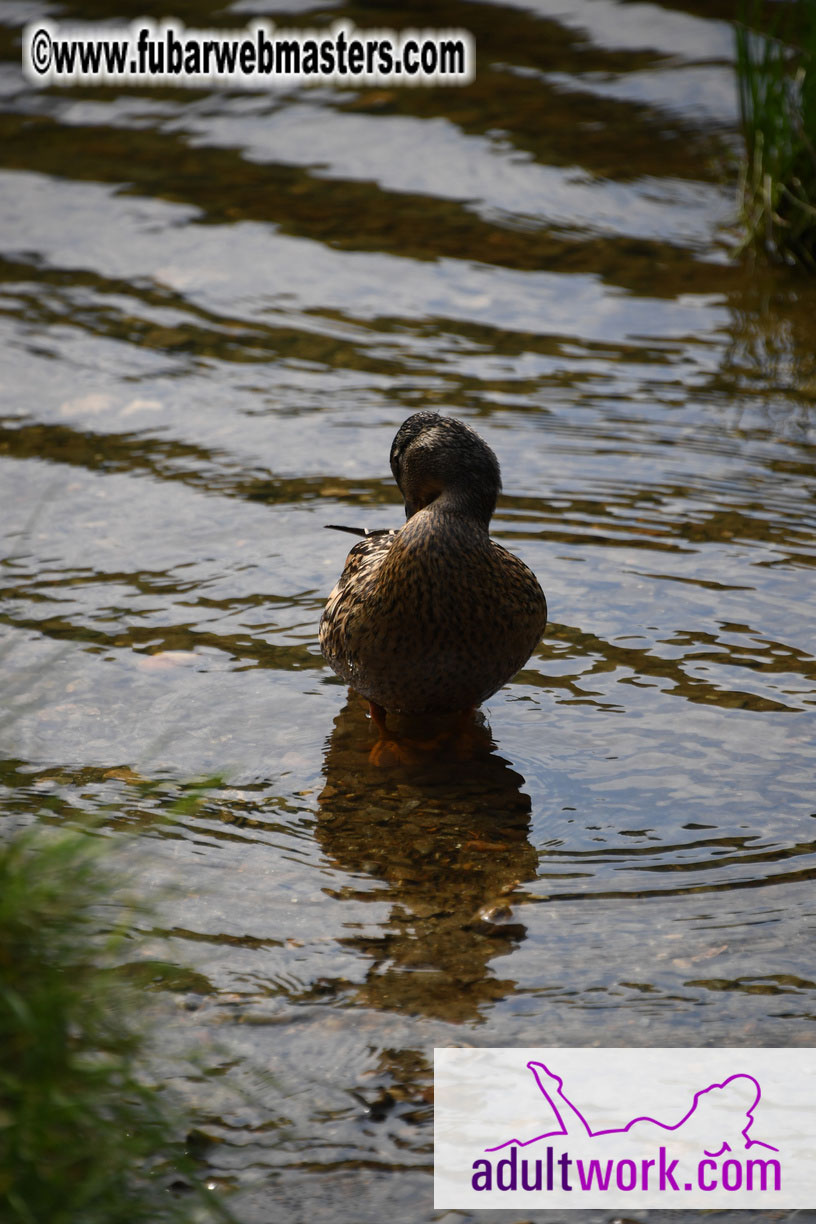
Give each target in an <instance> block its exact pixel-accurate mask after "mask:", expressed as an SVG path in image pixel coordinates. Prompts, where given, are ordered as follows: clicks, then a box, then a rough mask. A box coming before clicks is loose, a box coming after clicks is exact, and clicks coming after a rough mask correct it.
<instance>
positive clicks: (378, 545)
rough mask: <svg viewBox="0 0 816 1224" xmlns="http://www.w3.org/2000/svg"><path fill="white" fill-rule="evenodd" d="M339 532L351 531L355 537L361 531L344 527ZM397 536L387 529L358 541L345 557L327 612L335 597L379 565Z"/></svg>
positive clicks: (366, 533) (369, 534)
mask: <svg viewBox="0 0 816 1224" xmlns="http://www.w3.org/2000/svg"><path fill="white" fill-rule="evenodd" d="M340 530H341V531H351V532H352V533H353V534H355V535H356V534H357V533H358V532H359V531H361V529H360V528H356V527H345V528H340ZM397 535H398V532H397V531H395V530H391V529H388V528H383V529H381V530H377V531H366V532H365V534H364V536H363V539H362V540H360V542H359V544H355V545H354V547H353V548H352V549H351V551H350V553H349V554H348V556H347V557H346V562H345V565H344V566H343V572H342V573H341V575H340V577H339V578H338V579H337V583H336V585H335V588H334V590H333V591H332V593H331V595H329V600H328V604H327V605H326V611H327V612H328V611H329V609H330V608H331V607H332V605H333V603H334V602H335V601H336V599H337V597H338V596H339V595H341V594H342V592H343V591H345V589H346V587H348V586H349V585H350V584H352V585H353V584H355V583H358V582H360V581H362V580H363V579H364V578H366V577H367V576H368V574H369V573H370V572H371V570H372V569H375V568H376V567H377V566H378V565H379V564H380V563H381V561H382V559H383V557H384V556H385V554H386V553H387V552H388V550H389V548H390V547H391V545H392V544H393V543H394V540H395V539H396V538H397Z"/></svg>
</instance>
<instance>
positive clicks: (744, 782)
mask: <svg viewBox="0 0 816 1224" xmlns="http://www.w3.org/2000/svg"><path fill="white" fill-rule="evenodd" d="M565 7H566V6H562V5H558V4H555V3H549V4H548V3H544V2H543V0H542V3H534V2H533V0H530V2H529V3H522V2H519V3H517V4H509V5H506V6H500V5H497V4H481V3H459V4H456V3H451V4H445V5H433V6H430V5H429V6H423V5H416V6H415V10H412V20H411V24H412V25H417V26H420V27H424V26H433V27H449V26H462V27H465V28H467V29H470V30H471V31H472V32H473V33H474V35H475V38H476V41H477V47H478V51H479V65H478V71H477V77H476V80H475V82H474V83H473V84H472V85H471V86H468V87H467V88H449V89H443V88H417V89H407V88H406V89H400V90H396V89H394V90H388V89H364V90H359V91H354V90H352V89H350V88H349V89H344V90H340V89H338V88H333V87H332V88H330V87H322V88H319V89H299V90H289V91H281V92H275V91H270V92H269V93H264V94H261V93H241V92H238V91H233V92H229V91H218V90H211V91H196V92H192V91H190V92H187V91H183V90H177V91H168V90H159V89H154V90H148V89H143V90H137V89H130V90H119V91H117V90H112V89H107V90H92V89H81V88H75V89H71V90H68V89H63V90H56V89H53V90H45V91H36V90H34V89H32V88H30V87H29V86H25V85H23V83H22V79H21V77H20V75H19V69H18V62H19V44H18V32H19V29H20V27H21V25H22V24H24V23H25V22H26V21H29V20H33V19H35V18H36V17H38V16H42V15H44V14H45V13H46V7H45V6H41V5H38V4H36V3H27V2H22V3H17V4H15V5H9V6H6V7H5V8H4V10H3V13H2V15H0V21H2V22H3V23H4V24H3V25H2V27H0V30H1V31H2V34H3V54H4V55H5V57H6V58H5V59H4V60H3V62H2V65H1V66H0V93H2V98H3V103H2V132H3V137H2V146H1V147H2V158H1V159H0V164H1V165H2V169H0V215H1V216H2V234H3V239H2V251H3V254H2V288H1V289H0V294H1V295H2V297H1V298H0V301H1V302H2V305H1V306H0V314H1V315H2V321H1V322H0V326H2V331H3V345H2V356H0V362H1V363H2V388H3V392H4V394H3V408H2V418H1V419H0V488H1V489H2V499H3V510H2V519H0V527H1V528H2V536H3V540H2V549H3V553H2V555H3V557H4V560H3V568H2V578H1V579H0V580H1V581H2V597H3V604H2V622H3V629H4V633H3V637H4V644H3V646H2V661H3V669H4V672H5V674H6V679H5V683H4V699H5V700H4V704H5V706H6V707H7V710H8V714H7V716H6V718H5V720H4V721H3V723H2V726H0V734H2V756H3V760H2V762H1V763H0V771H1V772H0V783H1V784H2V788H3V791H2V793H3V806H4V810H5V811H6V812H7V814H8V817H9V818H10V819H11V820H12V821H14V822H16V821H17V820H20V819H24V820H26V819H31V818H32V817H33V816H35V815H36V816H38V817H39V818H40V819H42V820H48V821H69V820H72V819H75V818H77V817H78V816H79V815H80V813H87V812H90V813H94V814H96V815H97V816H100V817H101V818H102V820H103V828H104V829H105V830H106V831H108V832H109V834H110V836H111V838H112V839H114V840H117V841H118V842H121V843H122V845H123V853H124V854H125V855H126V858H127V861H128V864H129V867H130V869H131V871H132V873H133V878H134V879H135V880H136V881H137V885H138V888H139V891H140V892H141V893H143V894H145V895H148V896H151V897H155V898H156V907H157V913H156V921H155V929H152V930H151V931H150V932H149V941H148V943H147V944H146V945H145V946H143V947H139V950H138V951H134V958H136V959H140V960H146V962H147V964H148V966H149V967H152V968H153V969H155V973H154V974H153V975H152V976H151V975H148V977H150V984H151V988H152V989H153V990H154V991H155V994H154V995H153V996H151V997H152V998H155V1000H156V1008H157V1009H158V1011H159V1013H160V1014H161V1015H162V1016H163V1020H164V1024H163V1035H162V1037H161V1039H160V1041H159V1046H160V1051H159V1055H158V1057H160V1058H162V1059H163V1060H164V1064H163V1065H164V1070H165V1073H166V1075H167V1077H168V1079H169V1080H171V1081H172V1082H173V1083H174V1084H175V1085H176V1086H177V1087H178V1088H179V1089H180V1090H181V1091H182V1093H183V1094H184V1095H185V1096H186V1097H187V1099H188V1100H189V1102H190V1103H191V1106H192V1108H193V1109H194V1111H195V1112H196V1116H197V1118H198V1120H199V1122H200V1126H201V1129H202V1130H203V1131H204V1132H205V1133H207V1134H208V1135H210V1136H212V1137H213V1138H214V1139H215V1140H216V1141H217V1142H216V1143H215V1144H214V1145H213V1146H212V1147H211V1148H210V1149H209V1150H208V1151H207V1154H206V1159H207V1161H208V1163H209V1166H210V1168H211V1171H212V1176H213V1178H214V1179H215V1180H218V1181H223V1182H224V1183H226V1184H231V1185H237V1186H239V1187H241V1188H242V1191H243V1197H242V1198H240V1199H239V1200H238V1203H239V1209H240V1212H241V1213H242V1214H241V1219H242V1220H244V1221H246V1224H256V1222H259V1224H266V1222H267V1221H270V1220H272V1219H279V1218H292V1219H301V1218H302V1219H309V1220H310V1221H314V1220H323V1219H325V1220H328V1219H331V1220H332V1221H340V1222H343V1221H348V1222H349V1224H352V1222H359V1221H368V1220H372V1221H374V1220H379V1219H381V1218H382V1215H383V1213H384V1212H386V1211H387V1212H388V1214H389V1217H390V1218H391V1219H392V1220H394V1221H405V1222H406V1224H408V1222H414V1221H417V1220H426V1219H428V1220H429V1219H432V1218H442V1214H443V1213H437V1215H435V1214H434V1213H433V1211H432V1208H431V1202H432V1195H431V1170H432V1115H431V1106H430V1104H429V1100H430V1087H431V1061H432V1049H433V1047H434V1045H445V1044H455V1045H463V1044H476V1045H496V1046H503V1045H519V1046H524V1045H527V1046H535V1045H552V1046H557V1045H576V1046H580V1045H586V1044H603V1045H661V1044H665V1045H717V1044H722V1045H779V1046H785V1045H808V1046H809V1045H811V1044H813V1041H814V1028H813V1027H812V1025H813V1024H814V1019H816V970H814V966H813V953H812V947H813V936H814V927H815V926H816V922H814V916H815V915H816V903H814V900H813V892H812V888H813V885H812V880H813V878H814V876H816V824H812V823H811V821H813V820H814V817H816V803H814V797H813V796H814V785H813V772H814V771H813V758H814V749H813V741H814V735H813V707H814V704H816V658H815V657H814V655H815V654H816V650H815V649H814V647H815V642H814V630H813V612H812V609H813V596H814V591H813V588H814V564H815V563H816V531H815V530H814V528H815V527H816V435H814V407H813V405H814V396H816V359H814V352H816V323H815V322H814V320H816V290H814V287H813V285H811V284H809V283H807V282H805V281H803V280H802V279H800V278H799V277H798V276H797V275H796V274H794V273H792V272H789V271H785V270H782V271H777V272H768V271H762V270H760V269H751V268H750V267H749V266H748V265H747V264H746V263H745V262H740V261H737V260H735V259H734V258H733V251H734V244H735V240H736V238H735V230H734V229H733V228H732V227H733V220H734V179H735V171H734V164H733V151H734V149H735V148H736V143H735V136H734V125H735V100H734V84H733V75H732V68H731V60H732V42H731V31H730V28H729V26H728V24H727V21H726V20H725V19H726V18H727V17H728V16H729V14H730V6H718V5H711V6H706V9H705V12H706V14H707V15H706V16H705V17H701V16H700V15H699V14H698V13H697V12H696V11H694V9H695V6H693V5H689V6H688V9H689V11H684V10H683V9H682V8H680V7H677V6H672V7H670V6H668V5H666V6H664V7H661V6H655V5H645V4H637V3H633V4H615V3H611V2H607V0H594V2H593V3H590V2H589V0H585V2H584V3H582V4H579V5H575V4H573V5H571V6H569V9H568V12H564V11H562V10H563V9H564V8H565ZM257 8H258V6H253V5H250V4H246V3H234V4H232V5H231V6H230V5H226V6H223V7H219V8H216V7H215V6H210V5H207V4H205V3H185V4H184V5H182V6H178V5H177V6H176V7H175V9H173V8H172V6H171V8H169V9H167V10H166V11H167V12H168V13H169V12H171V11H172V12H175V13H176V15H179V16H182V17H183V18H184V20H185V21H186V23H187V24H188V25H189V26H211V25H215V24H219V25H223V26H225V27H226V28H234V27H237V26H241V25H242V24H244V22H245V21H246V20H247V19H248V17H249V16H251V14H252V12H254V11H257ZM143 9H144V5H143V4H134V5H130V6H128V5H125V6H123V7H122V19H123V20H124V19H129V18H134V17H137V16H140V15H141V14H142V11H143ZM182 10H183V11H182ZM162 11H165V10H162ZM47 12H48V14H49V15H50V16H51V18H52V19H56V20H65V21H67V20H68V19H69V18H70V19H74V18H77V19H78V18H79V17H81V16H83V15H84V16H85V17H94V18H96V17H98V16H99V13H98V12H97V6H95V5H91V4H86V5H84V6H81V5H72V4H70V3H62V4H50V5H48V7H47ZM329 15H332V16H338V15H345V16H347V17H348V18H349V19H350V20H353V21H354V22H356V23H357V24H358V25H359V26H361V27H374V28H376V27H383V26H386V27H391V26H394V25H395V24H399V21H398V16H399V14H398V13H396V12H394V11H392V10H390V9H389V8H388V7H386V6H383V7H379V6H377V5H365V6H363V5H357V6H355V5H347V6H340V5H337V6H334V7H330V6H324V7H322V8H321V9H319V10H315V11H314V12H312V11H310V10H308V7H307V5H306V4H296V5H292V6H290V8H289V10H288V15H287V11H286V10H285V8H282V9H281V10H280V12H279V18H280V21H281V23H290V24H293V25H296V26H297V25H298V24H299V23H300V24H303V23H305V24H311V23H312V22H313V21H315V22H316V21H318V20H319V21H323V20H324V18H325V17H328V16H329ZM720 18H721V19H720ZM421 408H422V409H424V408H434V409H438V410H440V411H443V412H446V413H451V414H454V415H456V416H459V417H461V418H462V419H463V420H467V421H468V422H469V423H471V424H473V425H474V426H476V427H477V428H478V430H479V431H480V432H481V433H482V434H483V435H484V437H485V438H486V439H487V441H488V442H489V443H490V445H491V446H492V447H493V448H494V449H495V451H496V452H497V454H498V456H499V458H500V460H501V463H502V469H503V477H504V495H503V497H502V499H501V501H500V505H499V509H498V512H497V514H496V517H495V519H494V524H493V533H494V536H495V538H496V539H498V540H499V541H501V542H502V543H504V544H505V545H507V546H508V547H510V548H511V549H513V550H514V551H516V552H518V553H519V555H521V556H523V558H524V559H525V560H526V561H527V563H528V564H529V565H531V566H532V568H533V569H534V570H535V571H536V573H537V574H538V575H539V577H540V579H541V582H542V585H543V586H544V589H545V591H546V593H547V597H548V602H549V607H550V617H551V623H550V625H549V627H548V630H547V634H546V636H545V638H544V639H543V641H542V643H541V645H540V646H539V648H538V650H537V652H536V654H535V655H534V656H533V658H532V659H531V660H530V662H529V664H528V665H527V667H526V668H525V669H524V670H523V672H522V673H521V674H520V675H519V676H518V677H516V679H515V680H514V681H513V683H512V684H510V685H508V686H507V687H506V688H505V689H503V690H502V691H501V692H500V693H499V694H498V695H497V696H496V697H494V698H493V699H491V701H490V702H489V703H488V704H487V706H486V707H485V709H484V711H483V713H484V715H485V718H486V728H489V732H488V730H487V729H485V731H484V732H483V734H484V736H488V734H489V736H490V738H489V740H488V742H487V745H486V747H485V749H484V750H483V751H482V752H481V753H480V754H477V755H476V757H475V758H474V759H473V760H472V761H470V762H458V761H455V760H453V759H451V758H449V757H448V758H445V757H443V759H442V760H441V761H438V762H436V764H429V765H427V766H422V767H414V768H412V767H407V766H406V767H404V768H397V769H393V770H376V769H374V768H373V767H372V766H370V765H369V763H368V750H369V747H370V744H371V742H372V733H371V730H370V727H369V724H368V722H367V720H366V718H365V715H364V711H363V709H362V707H361V706H360V705H359V704H358V702H357V701H356V700H355V699H353V698H351V699H349V697H348V694H347V693H346V690H345V689H344V687H343V686H342V685H341V684H340V683H339V682H338V680H337V679H336V678H335V677H334V676H333V675H332V674H331V672H330V671H329V670H328V668H327V667H326V665H325V664H324V663H323V661H322V659H321V657H320V653H319V649H318V644H317V625H318V620H319V616H320V611H321V608H322V605H323V602H324V600H325V597H326V595H327V593H328V591H329V589H330V588H331V586H332V585H333V582H334V580H335V578H336V576H337V574H338V572H339V570H340V567H341V565H342V562H343V559H344V556H345V553H346V550H347V547H348V543H349V538H348V537H346V536H342V535H339V534H337V533H334V532H327V531H325V530H324V529H323V528H324V525H325V524H327V523H335V522H341V523H342V522H345V523H352V524H354V525H356V526H360V527H383V526H392V525H396V524H398V523H399V522H400V520H401V513H402V507H401V502H400V498H399V496H398V494H397V491H396V489H395V487H394V485H393V481H392V479H391V476H390V473H389V470H388V450H389V446H390V443H391V439H392V437H393V434H394V432H395V431H396V429H397V428H398V426H399V424H400V423H401V421H402V420H403V419H404V418H405V416H406V415H407V414H408V413H410V412H412V411H416V410H418V409H421ZM202 780H207V782H206V785H205V786H204V787H203V788H198V783H200V782H201V781H202ZM180 800H181V801H182V802H179V801H180ZM126 835H130V836H126ZM134 947H136V945H135V944H134ZM168 1018H172V1022H170V1021H169V1019H168ZM191 1048H194V1049H196V1050H197V1051H198V1058H199V1064H198V1065H197V1066H195V1067H193V1066H191V1064H190V1062H189V1057H188V1054H189V1050H190V1049H191ZM505 1214H506V1213H505ZM534 1214H535V1213H534ZM541 1214H542V1213H538V1215H541ZM461 1215H462V1218H464V1219H470V1218H473V1219H475V1216H473V1215H472V1213H471V1214H468V1213H461ZM482 1215H484V1218H485V1219H487V1218H488V1217H487V1215H485V1214H484V1213H479V1216H480V1218H481V1217H482ZM595 1215H596V1216H597V1218H598V1219H602V1218H606V1217H605V1216H603V1213H595ZM688 1217H690V1213H686V1215H684V1216H682V1217H679V1218H688ZM496 1218H497V1219H498V1215H497V1217H496ZM502 1218H504V1216H502ZM650 1218H653V1219H654V1220H658V1219H659V1218H660V1215H659V1213H652V1215H651V1216H650Z"/></svg>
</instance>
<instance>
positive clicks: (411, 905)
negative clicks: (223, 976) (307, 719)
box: [316, 696, 538, 1022]
mask: <svg viewBox="0 0 816 1224" xmlns="http://www.w3.org/2000/svg"><path fill="white" fill-rule="evenodd" d="M473 743H474V746H473V749H472V751H471V753H470V755H469V758H468V759H466V760H461V759H457V758H456V754H452V753H450V752H446V751H444V750H443V751H441V752H440V753H438V754H437V755H435V756H431V755H430V754H428V755H427V756H426V757H425V758H423V762H422V763H421V764H419V765H417V764H414V765H411V766H396V767H394V768H392V769H389V770H379V769H377V770H372V769H371V767H370V765H369V762H368V737H367V734H366V715H365V702H364V701H362V700H361V699H360V698H357V697H356V696H352V697H351V698H350V700H349V703H348V704H347V705H346V706H345V708H344V709H343V710H341V712H340V714H339V715H338V716H337V718H336V720H335V725H334V730H333V732H332V735H331V737H330V739H329V742H328V747H327V751H326V756H325V765H324V771H325V778H326V782H325V786H324V788H323V791H322V792H321V794H320V796H319V800H318V803H319V812H318V821H317V829H316V835H317V840H318V841H319V843H320V845H321V847H322V849H323V852H324V854H325V855H326V858H327V859H328V861H329V863H330V864H331V865H333V866H336V867H338V868H339V869H341V870H342V872H343V873H344V874H345V875H348V876H351V877H352V878H353V877H358V878H359V877H369V878H370V879H374V880H380V881H381V882H382V885H381V887H379V888H373V889H372V888H371V886H370V885H369V886H361V887H360V888H359V889H357V888H355V887H354V886H353V884H351V883H347V884H346V885H345V886H344V887H343V888H342V889H339V890H338V893H337V894H336V895H337V897H338V898H339V899H344V898H348V899H350V900H351V899H357V900H364V901H379V902H383V901H385V902H387V903H388V905H389V906H390V914H389V917H388V919H387V921H386V922H385V923H384V924H383V925H382V928H381V930H380V931H379V932H375V933H373V934H360V935H356V936H355V935H349V936H348V937H347V938H346V939H344V940H343V942H344V943H345V944H346V945H347V946H352V947H355V948H357V949H359V950H360V951H361V952H362V953H364V955H365V956H367V957H368V958H369V959H370V961H371V966H370V968H369V970H368V972H367V975H366V979H365V981H364V982H363V983H362V984H361V985H360V986H358V987H357V998H358V1001H359V1002H361V1003H362V1004H364V1005H365V1006H369V1007H377V1008H386V1009H389V1010H394V1011H398V1012H402V1013H407V1014H412V1015H415V1014H421V1015H428V1016H434V1017H438V1018H441V1019H444V1020H447V1021H450V1022H461V1021H465V1020H469V1019H474V1018H476V1017H477V1016H478V1015H479V1012H480V1009H481V1008H482V1007H483V1006H484V1005H486V1004H489V1003H490V1002H494V1001H495V1000H497V999H500V998H503V997H505V996H506V995H508V994H511V993H512V992H513V990H514V988H515V982H514V981H512V980H509V979H505V980H502V979H501V978H498V977H495V976H494V975H493V972H492V969H491V962H492V961H493V960H494V958H496V957H498V956H503V955H507V954H508V953H510V952H512V951H513V950H514V949H515V948H516V947H517V946H518V944H519V943H520V942H521V941H522V940H523V939H524V938H525V935H526V929H525V927H524V926H523V925H522V924H521V923H520V922H518V921H516V920H515V918H514V915H513V910H512V908H511V907H512V900H513V892H514V890H515V889H516V888H517V887H518V886H519V885H520V884H522V883H523V882H525V881H528V880H532V879H534V878H535V875H536V869H537V864H538V859H537V854H536V851H535V849H534V847H533V846H532V845H531V844H530V841H529V837H528V835H529V829H530V799H529V797H528V796H527V795H526V794H524V793H523V792H522V790H521V787H522V786H523V785H524V779H523V778H522V777H521V775H520V774H518V773H516V772H515V771H514V770H513V769H512V768H511V767H510V765H509V764H508V762H507V761H505V760H504V759H503V758H502V757H500V756H499V755H498V753H497V752H496V751H495V744H494V743H493V741H492V739H491V737H490V733H489V731H488V729H487V728H486V727H485V726H484V725H483V724H482V725H481V726H480V727H479V735H478V736H476V735H474V736H473Z"/></svg>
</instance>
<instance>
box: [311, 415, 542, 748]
mask: <svg viewBox="0 0 816 1224" xmlns="http://www.w3.org/2000/svg"><path fill="white" fill-rule="evenodd" d="M390 459H391V471H392V472H393V473H394V479H395V480H396V482H397V485H398V486H399V489H400V492H401V493H402V495H403V498H404V501H405V517H406V520H407V521H406V523H405V524H404V526H403V527H401V528H399V530H394V531H378V532H371V533H368V534H366V536H365V538H363V539H362V540H361V541H360V542H359V544H355V545H354V547H353V548H352V550H351V552H350V553H349V555H348V557H347V559H346V563H345V566H344V569H343V572H342V574H341V575H340V578H339V581H338V582H337V585H336V586H335V588H334V590H333V591H332V593H331V595H330V596H329V599H328V602H327V604H326V608H325V611H324V612H323V616H322V618H321V621H320V646H321V649H322V651H323V655H324V657H325V659H326V660H327V662H328V663H329V664H330V665H331V667H332V668H333V669H334V671H336V672H337V674H338V675H339V676H341V677H342V678H343V679H344V680H345V681H346V682H347V683H348V684H350V685H351V687H352V688H353V689H355V690H356V691H357V692H358V693H360V694H362V696H363V697H366V698H367V699H368V700H369V702H370V703H371V713H372V716H373V718H374V719H375V721H376V722H377V725H378V726H379V728H380V731H381V733H383V734H384V728H385V712H386V711H388V712H393V713H401V714H440V713H453V712H455V711H467V710H472V709H474V708H475V707H476V706H478V705H480V704H481V703H482V702H483V701H485V700H486V699H487V698H488V697H491V696H492V695H493V693H495V692H496V691H497V690H498V689H500V688H501V687H502V685H503V684H506V683H507V681H508V680H509V679H510V678H511V677H512V676H513V675H514V674H515V673H516V672H517V671H518V670H519V668H521V667H522V666H523V665H524V664H525V663H526V662H527V659H528V658H529V657H530V655H531V654H532V652H533V650H534V649H535V647H536V644H537V643H538V640H539V638H540V637H541V635H542V633H543V632H544V628H545V626H546V624H547V601H546V599H545V598H544V592H543V591H542V590H541V587H540V586H539V584H538V582H537V580H536V577H535V575H534V574H533V572H532V571H531V570H530V569H528V567H527V566H526V565H525V564H524V562H523V561H520V560H519V558H518V557H516V556H514V555H513V553H511V552H508V551H507V549H506V548H502V547H501V545H500V544H495V543H494V542H493V541H492V540H491V539H490V536H489V535H488V528H489V524H490V518H491V516H492V514H493V511H494V510H495V508H496V498H497V496H498V494H499V490H500V489H501V473H500V469H499V463H498V460H497V458H496V456H495V455H494V453H493V451H492V450H491V449H490V447H489V446H488V445H487V443H486V442H485V441H484V440H483V439H482V438H480V437H479V435H478V434H477V433H476V432H475V430H473V429H471V428H470V427H469V426H468V425H464V424H463V423H462V422H461V421H457V420H455V419H454V418H452V417H442V416H439V415H438V414H437V413H435V412H417V413H415V414H414V415H413V416H410V417H408V419H407V420H406V421H405V422H404V423H403V424H402V426H401V428H400V429H399V431H398V433H397V435H396V437H395V438H394V441H393V444H392V446H391V456H390Z"/></svg>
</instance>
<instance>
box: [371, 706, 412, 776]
mask: <svg viewBox="0 0 816 1224" xmlns="http://www.w3.org/2000/svg"><path fill="white" fill-rule="evenodd" d="M368 709H369V713H370V715H371V721H372V722H373V723H374V726H375V727H376V728H377V742H376V744H374V746H373V748H372V749H371V752H370V753H369V754H368V759H369V761H370V762H371V764H372V765H414V764H415V763H416V762H417V760H418V759H419V757H418V755H417V752H416V749H415V748H414V746H413V745H411V744H409V743H408V742H407V741H405V740H404V739H399V738H398V737H397V736H395V735H392V734H391V732H390V731H389V730H388V725H387V723H386V721H385V717H386V711H385V710H384V709H383V707H382V706H381V705H377V703H376V701H369V703H368Z"/></svg>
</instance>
